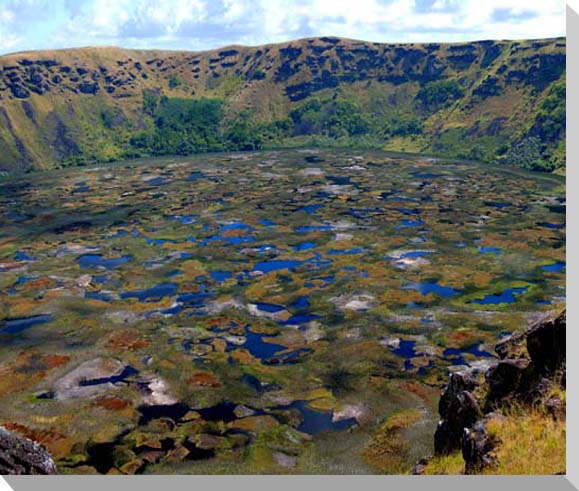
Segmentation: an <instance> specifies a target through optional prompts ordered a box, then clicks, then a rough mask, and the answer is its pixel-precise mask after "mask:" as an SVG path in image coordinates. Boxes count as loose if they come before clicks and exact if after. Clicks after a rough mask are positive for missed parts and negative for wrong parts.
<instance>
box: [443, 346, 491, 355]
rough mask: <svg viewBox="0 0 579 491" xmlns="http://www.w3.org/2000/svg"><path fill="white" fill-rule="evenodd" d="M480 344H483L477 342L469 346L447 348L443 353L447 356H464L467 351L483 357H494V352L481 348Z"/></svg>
mask: <svg viewBox="0 0 579 491" xmlns="http://www.w3.org/2000/svg"><path fill="white" fill-rule="evenodd" d="M480 346H481V345H480V343H475V344H473V345H472V346H469V347H468V348H447V349H445V350H444V352H443V353H442V355H443V356H444V357H445V358H447V357H450V356H462V355H464V354H465V353H470V354H471V355H474V356H479V357H482V358H494V355H493V354H492V353H489V352H488V351H484V350H481V349H480Z"/></svg>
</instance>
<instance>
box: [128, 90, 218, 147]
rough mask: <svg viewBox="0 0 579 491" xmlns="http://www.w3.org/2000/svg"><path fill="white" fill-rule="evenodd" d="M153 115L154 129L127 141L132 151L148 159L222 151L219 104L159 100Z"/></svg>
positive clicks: (163, 98) (186, 100)
mask: <svg viewBox="0 0 579 491" xmlns="http://www.w3.org/2000/svg"><path fill="white" fill-rule="evenodd" d="M154 115H155V117H154V121H155V125H154V129H153V130H152V131H141V132H140V133H138V134H137V135H136V136H134V137H133V138H131V145H132V146H133V147H135V148H137V149H140V150H143V151H144V152H146V153H148V154H151V155H167V154H173V155H190V154H192V153H199V152H210V151H215V150H222V149H223V144H222V141H221V138H220V123H221V118H222V102H221V101H220V100H217V99H199V100H192V99H179V98H172V99H170V98H168V97H162V98H161V100H160V103H159V106H158V107H157V108H156V110H155V112H154Z"/></svg>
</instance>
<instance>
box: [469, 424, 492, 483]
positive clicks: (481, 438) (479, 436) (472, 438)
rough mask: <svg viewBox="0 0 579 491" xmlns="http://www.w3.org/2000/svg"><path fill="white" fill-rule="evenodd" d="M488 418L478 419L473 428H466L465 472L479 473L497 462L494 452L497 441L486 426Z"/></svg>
mask: <svg viewBox="0 0 579 491" xmlns="http://www.w3.org/2000/svg"><path fill="white" fill-rule="evenodd" d="M486 421H487V418H485V419H482V420H480V421H477V422H476V423H475V424H474V425H473V427H472V428H471V429H466V428H465V430H464V434H463V442H462V457H463V458H464V462H465V474H477V473H479V472H480V471H482V470H483V469H484V468H485V467H491V466H493V465H494V464H495V461H496V459H495V456H494V455H493V454H492V451H493V449H494V448H495V446H496V442H495V441H494V440H493V439H492V438H491V437H489V434H488V432H487V428H486Z"/></svg>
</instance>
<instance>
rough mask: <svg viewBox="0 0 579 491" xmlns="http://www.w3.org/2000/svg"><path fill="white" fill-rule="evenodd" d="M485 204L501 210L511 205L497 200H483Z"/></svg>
mask: <svg viewBox="0 0 579 491" xmlns="http://www.w3.org/2000/svg"><path fill="white" fill-rule="evenodd" d="M485 206H492V207H493V208H498V209H499V210H502V209H503V208H507V207H509V206H511V204H510V203H501V202H499V201H485Z"/></svg>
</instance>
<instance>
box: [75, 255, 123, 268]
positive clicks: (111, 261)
mask: <svg viewBox="0 0 579 491" xmlns="http://www.w3.org/2000/svg"><path fill="white" fill-rule="evenodd" d="M132 259H133V258H132V257H131V256H121V257H112V258H108V259H104V258H103V256H102V254H85V255H83V256H80V257H78V258H77V259H76V262H77V263H78V265H79V266H80V267H81V268H96V267H98V266H101V267H103V268H106V269H115V268H118V267H119V266H122V265H123V264H125V263H128V262H129V261H132Z"/></svg>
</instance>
